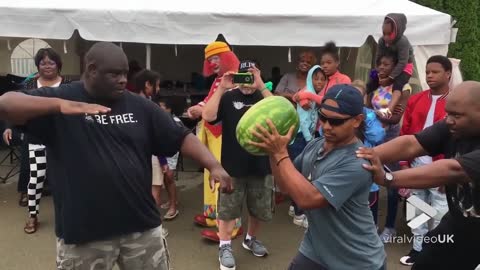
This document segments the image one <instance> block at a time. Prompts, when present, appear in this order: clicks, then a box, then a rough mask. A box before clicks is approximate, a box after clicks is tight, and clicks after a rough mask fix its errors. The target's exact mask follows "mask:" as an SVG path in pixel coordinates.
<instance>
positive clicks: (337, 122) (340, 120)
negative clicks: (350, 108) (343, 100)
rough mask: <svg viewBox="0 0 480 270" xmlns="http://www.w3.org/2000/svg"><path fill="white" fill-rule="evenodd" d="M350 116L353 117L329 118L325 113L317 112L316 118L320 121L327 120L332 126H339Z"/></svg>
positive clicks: (324, 121)
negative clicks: (317, 116)
mask: <svg viewBox="0 0 480 270" xmlns="http://www.w3.org/2000/svg"><path fill="white" fill-rule="evenodd" d="M352 118H354V116H351V117H348V118H329V117H327V116H326V115H325V114H323V113H321V112H319V118H318V120H320V122H322V123H326V122H328V123H329V124H330V125H331V126H333V127H338V126H341V125H343V124H345V122H347V121H348V120H350V119H352Z"/></svg>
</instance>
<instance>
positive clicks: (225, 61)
mask: <svg viewBox="0 0 480 270" xmlns="http://www.w3.org/2000/svg"><path fill="white" fill-rule="evenodd" d="M217 40H218V39H217ZM213 56H218V58H219V59H217V63H213V62H211V61H210V59H211V58H212V57H213ZM239 63H240V61H239V60H238V58H237V56H236V55H235V54H234V53H233V52H232V51H231V49H230V46H229V45H228V44H227V43H226V42H222V41H215V42H212V43H210V44H209V45H208V46H207V47H206V48H205V61H204V64H203V75H204V76H205V77H209V76H212V75H213V74H216V75H217V77H216V79H215V81H214V82H213V84H212V86H211V88H210V92H209V93H208V95H207V97H206V98H205V99H204V100H203V101H202V102H200V103H199V104H198V105H199V106H205V104H206V103H207V102H208V100H209V99H210V98H211V97H212V95H213V93H215V91H216V90H217V88H218V85H219V84H220V81H221V78H222V76H223V74H224V73H225V72H227V71H237V70H238V65H239ZM198 127H199V128H198V130H197V136H198V138H199V139H200V141H201V142H202V143H203V144H205V146H207V148H208V149H209V150H210V152H211V153H212V154H213V155H214V156H215V158H216V159H217V160H218V161H221V152H222V147H221V146H222V125H221V123H218V124H215V125H212V124H210V123H208V122H205V121H204V120H201V121H200V124H199V126H198ZM209 179H210V173H209V171H208V170H206V169H205V171H204V177H203V181H204V184H203V194H204V197H203V198H204V206H203V214H199V215H197V216H195V218H194V221H195V223H197V224H199V225H201V226H204V227H216V226H218V224H217V222H216V216H217V200H218V185H217V186H216V187H215V190H214V192H212V190H211V189H210V181H209ZM240 234H242V231H241V221H240V219H239V220H238V221H237V225H236V226H235V229H234V231H233V235H232V237H233V238H235V237H237V236H238V235H240ZM202 236H203V237H205V238H207V239H210V240H213V241H219V239H218V235H217V231H216V230H215V231H213V230H204V231H202Z"/></svg>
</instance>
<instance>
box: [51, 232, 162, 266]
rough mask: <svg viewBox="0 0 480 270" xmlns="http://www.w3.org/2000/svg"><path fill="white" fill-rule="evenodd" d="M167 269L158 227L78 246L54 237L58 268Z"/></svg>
mask: <svg viewBox="0 0 480 270" xmlns="http://www.w3.org/2000/svg"><path fill="white" fill-rule="evenodd" d="M115 264H117V265H118V267H119V269H120V270H169V267H170V266H169V265H170V262H169V254H168V247H167V241H166V240H165V238H164V237H163V235H162V226H161V225H160V226H159V227H157V228H154V229H151V230H148V231H145V232H141V233H132V234H127V235H123V236H119V237H114V238H111V239H108V240H104V241H96V242H91V243H87V244H82V245H66V244H65V243H64V241H63V239H57V269H58V270H112V268H113V266H114V265H115Z"/></svg>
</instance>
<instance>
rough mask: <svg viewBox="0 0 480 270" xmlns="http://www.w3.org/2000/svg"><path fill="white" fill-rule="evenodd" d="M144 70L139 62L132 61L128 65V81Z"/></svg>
mask: <svg viewBox="0 0 480 270" xmlns="http://www.w3.org/2000/svg"><path fill="white" fill-rule="evenodd" d="M142 70H143V68H142V67H141V66H140V64H139V63H138V62H137V60H132V61H130V62H129V63H128V74H127V79H128V80H131V79H132V77H134V76H135V75H136V74H137V73H138V72H140V71H142Z"/></svg>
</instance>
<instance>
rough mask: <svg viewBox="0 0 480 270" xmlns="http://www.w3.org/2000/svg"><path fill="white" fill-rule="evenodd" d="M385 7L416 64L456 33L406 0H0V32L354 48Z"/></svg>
mask: <svg viewBox="0 0 480 270" xmlns="http://www.w3.org/2000/svg"><path fill="white" fill-rule="evenodd" d="M391 12H397V13H399V12H400V13H405V14H406V15H407V18H408V24H407V30H406V32H405V35H406V36H408V38H409V40H410V41H411V43H412V45H413V46H414V48H415V53H416V60H417V66H418V67H419V69H420V68H421V67H424V66H425V61H426V59H427V58H428V57H429V56H430V55H432V54H443V55H446V53H447V51H448V44H449V43H450V42H451V41H452V40H454V37H453V38H452V36H454V35H455V33H456V32H455V31H454V30H452V23H451V17H450V15H448V14H444V13H441V12H438V11H435V10H432V9H429V8H426V7H423V6H420V5H417V4H415V3H413V2H410V1H408V0H362V1H357V0H336V1H335V2H334V3H330V4H328V5H327V4H322V2H319V1H317V2H311V1H307V0H297V1H296V2H295V3H290V4H289V5H285V4H282V3H279V2H275V3H272V2H267V1H258V0H243V1H241V2H231V3H229V2H225V1H219V0H209V1H196V2H194V1H186V0H176V1H149V0H136V1H125V2H119V1H107V0H104V1H98V0H95V1H94V0H83V1H68V0H48V1H47V0H2V1H0V25H1V26H2V27H0V37H2V38H3V39H8V38H41V39H59V40H67V39H69V38H71V37H72V34H73V33H74V31H75V30H78V33H79V35H80V36H81V37H82V38H83V39H86V40H92V41H113V42H132V43H144V44H147V52H148V51H150V49H148V48H149V46H148V44H173V45H205V44H208V43H209V42H211V41H212V39H213V38H215V37H216V35H217V34H218V33H223V34H224V35H225V36H226V37H227V40H228V42H229V43H230V44H232V45H239V46H242V45H250V46H252V45H253V46H282V47H293V46H303V47H320V46H322V45H323V44H324V43H325V42H327V41H330V40H334V41H335V42H336V43H337V46H339V47H354V48H358V47H360V46H362V44H364V43H365V40H366V39H367V37H368V36H370V35H371V36H373V37H374V38H375V40H377V39H378V38H379V36H380V35H381V28H380V27H381V24H382V21H383V18H384V16H385V15H386V14H387V13H391ZM147 56H149V55H148V54H147ZM282 57H284V56H282ZM148 61H150V60H149V58H148V57H147V63H148ZM419 74H420V76H422V75H423V74H424V72H422V71H421V70H419ZM420 81H422V82H423V81H425V80H424V79H422V77H420Z"/></svg>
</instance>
